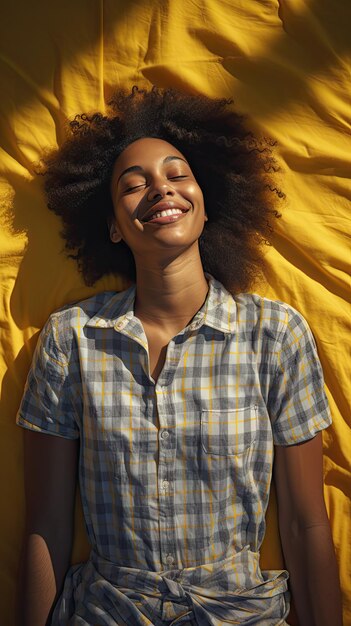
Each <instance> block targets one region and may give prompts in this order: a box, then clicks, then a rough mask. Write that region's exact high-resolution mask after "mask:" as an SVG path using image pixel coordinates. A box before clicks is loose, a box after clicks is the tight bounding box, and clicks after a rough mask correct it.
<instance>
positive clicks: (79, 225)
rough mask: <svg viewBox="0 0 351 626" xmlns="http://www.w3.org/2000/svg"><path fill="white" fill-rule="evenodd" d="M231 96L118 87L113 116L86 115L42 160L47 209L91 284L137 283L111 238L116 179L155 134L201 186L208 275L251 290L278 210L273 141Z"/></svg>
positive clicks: (122, 249) (128, 258)
mask: <svg viewBox="0 0 351 626" xmlns="http://www.w3.org/2000/svg"><path fill="white" fill-rule="evenodd" d="M231 103H232V101H231V100H226V99H210V98H208V97H205V96H200V95H189V94H184V93H180V92H178V91H175V90H173V89H167V90H162V89H157V88H155V87H154V88H152V89H151V90H141V89H139V88H138V87H134V88H133V89H132V91H131V92H129V93H126V92H125V91H123V90H119V91H117V93H116V94H115V95H114V97H113V99H112V101H111V102H110V103H109V107H110V110H109V112H108V115H102V114H101V113H93V114H90V115H87V114H85V113H83V114H81V115H77V116H76V117H75V118H74V120H73V121H71V122H70V137H69V138H68V139H67V140H66V142H65V143H64V144H63V145H62V146H61V147H60V148H59V149H58V150H55V151H53V152H51V153H50V154H48V155H47V156H46V157H45V158H44V160H43V161H44V174H45V191H46V194H47V200H48V207H49V209H51V210H52V211H54V213H56V214H57V215H59V216H60V217H61V218H62V221H63V231H62V236H63V238H64V240H65V247H66V251H67V252H68V253H69V256H71V257H73V258H75V259H76V260H77V262H78V267H79V270H80V271H81V272H82V274H83V278H84V280H85V283H86V284H87V285H93V284H94V283H95V282H96V281H97V280H98V279H99V278H100V277H102V276H103V275H105V274H108V273H111V272H112V273H116V274H118V275H120V276H122V277H124V278H125V279H127V280H128V281H131V282H135V278H136V275H135V272H136V270H135V263H134V258H133V255H132V252H131V250H130V248H129V247H128V246H127V244H126V243H125V242H124V241H122V242H121V243H120V244H118V245H117V246H116V245H115V244H113V243H112V242H111V241H110V237H109V230H108V226H107V224H108V220H109V218H110V217H111V216H113V203H112V198H111V193H110V182H111V177H112V171H113V166H114V163H115V161H116V159H117V157H118V156H119V154H120V153H121V152H122V151H123V150H124V148H126V147H127V146H128V145H129V144H130V143H132V142H133V141H135V140H136V139H140V138H142V137H157V138H160V139H164V140H166V141H168V142H169V143H171V144H172V145H174V146H175V147H176V148H177V149H178V150H179V151H180V152H182V153H183V154H184V156H185V157H186V159H187V160H188V162H189V164H190V167H191V169H192V171H193V173H194V176H195V178H196V179H197V182H198V184H199V185H200V187H201V189H202V192H203V195H204V199H205V207H206V212H207V215H208V221H207V222H206V224H205V227H204V230H203V233H202V235H201V237H200V239H199V249H200V255H201V260H202V264H203V268H204V271H206V272H209V273H210V274H212V275H213V276H214V277H215V278H217V279H218V280H219V281H220V282H222V283H223V285H224V286H225V287H226V288H227V289H228V290H229V291H231V292H232V293H237V292H240V291H246V290H247V289H248V288H250V286H252V284H253V282H254V280H255V279H256V278H257V276H258V275H259V274H260V272H261V267H262V263H263V250H262V244H263V243H268V238H269V235H270V234H271V232H272V222H273V220H274V218H275V217H279V213H278V212H277V210H276V209H275V206H276V201H277V198H280V197H283V195H284V194H282V193H281V192H280V191H279V189H277V188H276V186H275V184H274V182H273V180H272V173H273V172H275V171H277V169H278V168H277V166H276V161H275V159H274V157H273V154H272V148H273V146H274V142H273V141H271V140H269V139H266V138H262V139H257V138H256V137H255V136H254V135H253V134H252V133H251V132H248V130H247V129H246V127H245V124H244V120H243V117H242V116H240V115H238V114H237V113H235V112H234V111H233V110H232V108H231V106H230V105H231Z"/></svg>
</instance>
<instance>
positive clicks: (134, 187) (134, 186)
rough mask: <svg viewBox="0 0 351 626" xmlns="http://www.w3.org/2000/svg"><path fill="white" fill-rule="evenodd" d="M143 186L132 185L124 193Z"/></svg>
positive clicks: (142, 184) (143, 184)
mask: <svg viewBox="0 0 351 626" xmlns="http://www.w3.org/2000/svg"><path fill="white" fill-rule="evenodd" d="M144 186H145V183H141V184H140V185H133V187H127V189H125V191H124V193H128V192H129V191H135V190H136V189H139V188H140V187H144Z"/></svg>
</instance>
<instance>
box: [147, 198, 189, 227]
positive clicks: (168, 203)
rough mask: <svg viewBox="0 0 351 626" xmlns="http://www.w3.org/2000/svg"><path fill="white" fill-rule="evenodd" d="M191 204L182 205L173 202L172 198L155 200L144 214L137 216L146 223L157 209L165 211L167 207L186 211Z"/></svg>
mask: <svg viewBox="0 0 351 626" xmlns="http://www.w3.org/2000/svg"><path fill="white" fill-rule="evenodd" d="M190 208H191V206H184V205H182V204H180V203H179V202H175V201H174V200H167V201H162V202H157V203H156V204H153V205H152V207H150V209H148V210H147V211H146V212H145V213H144V215H143V216H142V217H141V218H139V219H140V221H141V222H143V223H145V224H147V223H148V219H149V218H150V217H151V216H152V215H153V214H154V213H156V212H157V211H166V210H167V209H180V211H182V212H183V213H187V212H188V211H189V210H190Z"/></svg>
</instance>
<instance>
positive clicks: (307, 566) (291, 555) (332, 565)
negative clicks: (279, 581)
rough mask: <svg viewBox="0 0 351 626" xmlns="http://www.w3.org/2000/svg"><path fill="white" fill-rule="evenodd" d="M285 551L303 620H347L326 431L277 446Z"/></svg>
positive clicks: (323, 624)
mask: <svg viewBox="0 0 351 626" xmlns="http://www.w3.org/2000/svg"><path fill="white" fill-rule="evenodd" d="M274 477H275V483H276V488H277V497H278V514H279V529H280V536H281V541H282V547H283V553H284V557H285V561H286V565H287V569H288V571H289V573H290V585H291V591H292V597H293V601H294V604H295V608H296V612H297V615H298V618H299V624H300V626H330V625H331V624H333V626H342V608H341V593H340V587H339V578H338V569H337V563H336V558H335V553H334V547H333V542H332V537H331V531H330V526H329V521H328V517H327V512H326V509H325V504H324V497H323V474H322V436H321V433H318V434H317V435H316V436H315V437H314V438H313V439H310V440H308V441H306V442H304V443H300V444H297V445H293V446H286V447H283V446H276V448H275V462H274Z"/></svg>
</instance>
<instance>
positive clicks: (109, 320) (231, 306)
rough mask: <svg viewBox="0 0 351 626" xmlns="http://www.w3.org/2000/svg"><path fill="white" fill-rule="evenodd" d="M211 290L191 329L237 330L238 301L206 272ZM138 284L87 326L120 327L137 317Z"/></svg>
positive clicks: (111, 301)
mask: <svg viewBox="0 0 351 626" xmlns="http://www.w3.org/2000/svg"><path fill="white" fill-rule="evenodd" d="M205 276H206V277H207V279H208V281H209V290H208V293H207V297H206V300H205V302H204V304H203V306H202V307H201V309H200V310H199V311H198V312H197V313H196V315H195V316H194V317H193V319H192V321H191V329H192V330H195V329H197V328H200V326H202V325H206V326H210V327H211V328H215V329H216V330H220V331H222V332H224V333H234V331H235V325H236V304H235V300H234V299H233V297H232V295H231V294H230V293H229V292H228V291H227V290H226V289H225V287H224V286H223V285H222V284H221V283H220V282H219V281H218V280H216V279H215V278H214V277H213V276H212V275H211V274H208V273H207V272H205ZM134 301H135V285H132V286H131V287H130V288H129V289H127V290H126V291H124V292H119V293H117V294H114V295H113V296H112V297H111V298H110V299H109V300H108V301H107V302H105V304H104V305H103V306H102V307H101V309H100V310H99V311H98V312H97V313H96V314H95V315H94V316H93V317H92V318H91V319H90V320H88V321H87V322H86V324H85V326H89V327H94V328H111V327H114V328H115V329H116V330H119V329H121V328H123V327H125V326H126V325H127V324H128V322H129V321H130V320H132V318H133V317H134Z"/></svg>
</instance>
